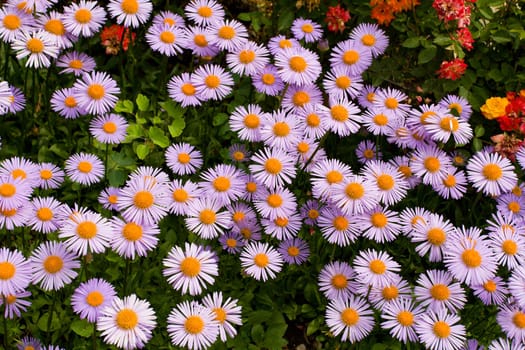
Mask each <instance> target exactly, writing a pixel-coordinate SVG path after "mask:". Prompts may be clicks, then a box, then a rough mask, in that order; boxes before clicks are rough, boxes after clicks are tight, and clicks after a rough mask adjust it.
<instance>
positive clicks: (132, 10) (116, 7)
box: [107, 0, 153, 28]
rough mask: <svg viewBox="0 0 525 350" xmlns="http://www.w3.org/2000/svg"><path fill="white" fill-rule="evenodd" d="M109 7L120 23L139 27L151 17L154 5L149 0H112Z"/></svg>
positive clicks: (111, 13)
mask: <svg viewBox="0 0 525 350" xmlns="http://www.w3.org/2000/svg"><path fill="white" fill-rule="evenodd" d="M107 8H108V11H109V14H110V15H111V17H113V18H115V19H116V21H117V23H118V24H122V25H123V26H124V27H127V28H129V27H131V28H138V27H140V25H141V24H144V23H146V22H147V20H148V19H149V17H150V15H151V11H152V10H153V5H152V3H151V1H149V0H111V1H110V2H109V4H108V5H107Z"/></svg>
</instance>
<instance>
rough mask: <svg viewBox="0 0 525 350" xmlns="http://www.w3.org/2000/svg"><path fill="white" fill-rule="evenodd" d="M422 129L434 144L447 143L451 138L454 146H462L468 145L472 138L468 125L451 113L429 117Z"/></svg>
mask: <svg viewBox="0 0 525 350" xmlns="http://www.w3.org/2000/svg"><path fill="white" fill-rule="evenodd" d="M424 128H425V130H426V131H427V132H428V133H429V134H430V137H431V138H432V140H434V141H436V142H447V141H448V140H449V139H450V137H451V136H452V138H453V139H454V142H455V143H456V144H463V145H464V144H467V143H469V142H470V140H471V139H472V136H473V132H472V128H471V127H470V125H469V123H468V122H467V121H465V120H463V119H461V118H459V117H456V116H454V115H452V114H451V113H446V114H434V115H431V116H429V117H428V118H427V119H426V124H425V126H424Z"/></svg>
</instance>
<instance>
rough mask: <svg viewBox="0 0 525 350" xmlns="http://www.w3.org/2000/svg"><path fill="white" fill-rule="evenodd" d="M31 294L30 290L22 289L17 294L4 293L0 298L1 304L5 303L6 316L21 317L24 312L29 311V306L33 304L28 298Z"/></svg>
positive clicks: (9, 317)
mask: <svg viewBox="0 0 525 350" xmlns="http://www.w3.org/2000/svg"><path fill="white" fill-rule="evenodd" d="M30 296H31V292H29V291H25V290H23V291H20V292H17V293H15V294H9V295H4V296H3V297H1V298H0V306H1V305H2V304H4V309H5V310H4V317H5V318H6V319H13V318H15V316H16V317H21V316H22V312H25V311H27V308H28V307H29V306H30V305H31V302H30V301H29V300H25V299H23V298H27V297H30Z"/></svg>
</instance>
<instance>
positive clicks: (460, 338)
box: [415, 310, 466, 350]
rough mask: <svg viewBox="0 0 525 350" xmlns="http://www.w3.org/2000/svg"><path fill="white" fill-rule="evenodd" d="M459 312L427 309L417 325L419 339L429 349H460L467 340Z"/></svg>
mask: <svg viewBox="0 0 525 350" xmlns="http://www.w3.org/2000/svg"><path fill="white" fill-rule="evenodd" d="M459 322H460V317H459V316H458V315H457V314H450V313H448V312H447V311H446V310H441V311H439V312H434V311H427V312H426V313H424V314H422V315H421V317H420V318H419V320H418V323H417V324H416V325H415V330H416V333H417V335H418V336H419V341H420V342H421V343H423V344H424V345H425V347H426V348H427V349H429V350H442V349H447V350H448V349H450V350H460V349H462V348H463V346H464V344H465V340H466V330H465V326H464V325H462V324H460V323H459Z"/></svg>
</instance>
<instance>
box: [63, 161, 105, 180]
mask: <svg viewBox="0 0 525 350" xmlns="http://www.w3.org/2000/svg"><path fill="white" fill-rule="evenodd" d="M64 169H65V171H66V174H67V176H68V177H69V178H70V179H71V180H72V181H74V182H78V183H79V184H82V185H91V184H94V183H97V182H99V181H100V180H102V177H103V176H104V163H103V162H102V161H101V160H100V159H99V158H98V157H97V156H96V155H94V154H89V153H76V154H73V155H72V156H70V157H69V158H68V159H67V160H66V164H65V168H64Z"/></svg>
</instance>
